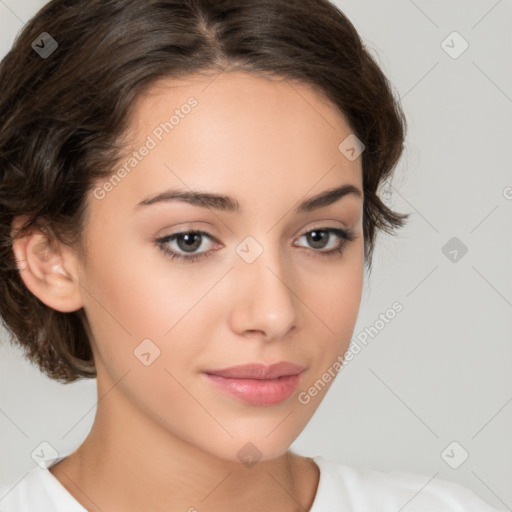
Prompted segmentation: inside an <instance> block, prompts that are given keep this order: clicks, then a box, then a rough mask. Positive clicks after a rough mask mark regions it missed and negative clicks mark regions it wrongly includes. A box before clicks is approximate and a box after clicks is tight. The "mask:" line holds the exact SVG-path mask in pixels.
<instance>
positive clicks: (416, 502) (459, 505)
mask: <svg viewBox="0 0 512 512" xmlns="http://www.w3.org/2000/svg"><path fill="white" fill-rule="evenodd" d="M313 460H314V461H315V462H316V464H317V465H318V467H319V468H320V481H319V484H318V489H317V498H318V499H317V500H315V502H314V507H313V508H312V509H311V512H323V511H324V510H328V509H329V507H330V508H331V510H332V506H333V505H338V504H340V509H341V505H343V507H344V508H345V509H346V510H349V511H354V512H355V511H357V512H366V511H368V512H370V511H374V510H379V511H381V512H387V511H393V512H396V511H397V510H402V509H403V510H404V512H405V510H407V512H420V511H421V512H426V511H428V512H435V511H443V512H445V511H450V512H499V510H498V509H496V508H493V507H491V506H490V505H489V504H488V503H485V502H484V501H483V500H482V499H481V498H480V497H478V496H477V495H476V494H475V493H474V492H473V491H471V490H470V489H468V488H466V487H464V486H462V485H460V484H457V483H455V482H450V481H448V480H443V479H438V478H437V477H435V476H428V475H420V474H416V473H407V472H401V471H390V472H384V471H375V470H369V469H360V468H355V467H352V466H346V465H344V464H341V463H340V462H337V461H335V460H332V459H327V458H324V457H321V456H318V457H314V458H313ZM315 507H316V508H315Z"/></svg>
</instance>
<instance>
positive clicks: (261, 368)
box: [205, 361, 304, 380]
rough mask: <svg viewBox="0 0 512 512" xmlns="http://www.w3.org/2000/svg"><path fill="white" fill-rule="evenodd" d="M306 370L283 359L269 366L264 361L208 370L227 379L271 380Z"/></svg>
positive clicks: (208, 372)
mask: <svg viewBox="0 0 512 512" xmlns="http://www.w3.org/2000/svg"><path fill="white" fill-rule="evenodd" d="M303 370H304V366H299V365H297V364H294V363H290V362H287V361H283V362H280V363H275V364H272V365H270V366H267V365H265V364H262V363H252V364H243V365H237V366H231V367H229V368H223V369H217V370H207V371H206V372H205V373H207V374H209V375H217V376H219V377H224V378H226V379H256V380H270V379H278V378H280V377H287V376H289V375H298V374H299V373H301V372H302V371H303Z"/></svg>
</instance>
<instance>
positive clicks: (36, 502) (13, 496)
mask: <svg viewBox="0 0 512 512" xmlns="http://www.w3.org/2000/svg"><path fill="white" fill-rule="evenodd" d="M49 510H51V511H52V512H64V511H65V512H86V510H85V508H83V507H82V506H81V505H80V504H79V503H78V502H77V501H76V500H75V499H74V498H73V497H72V496H71V494H69V493H68V491H67V490H66V489H65V488H64V486H62V484H61V483H60V482H59V481H58V480H57V479H56V478H55V477H54V476H53V475H52V474H51V473H50V471H49V470H48V469H46V468H41V467H39V466H36V467H34V468H33V469H31V470H30V471H28V472H25V473H23V474H21V475H19V476H16V477H15V478H11V479H10V480H8V481H6V482H2V484H0V511H1V512H48V511H49Z"/></svg>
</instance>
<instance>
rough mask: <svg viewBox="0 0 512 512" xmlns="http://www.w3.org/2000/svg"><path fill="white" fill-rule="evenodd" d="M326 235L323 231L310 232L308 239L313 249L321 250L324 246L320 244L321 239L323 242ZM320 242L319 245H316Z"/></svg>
mask: <svg viewBox="0 0 512 512" xmlns="http://www.w3.org/2000/svg"><path fill="white" fill-rule="evenodd" d="M327 236H328V235H327V233H326V232H325V231H311V233H310V234H309V237H310V239H313V243H312V244H311V245H312V246H313V247H315V248H320V249H321V248H322V247H324V245H323V244H322V239H324V240H323V241H324V242H325V238H326V237H327ZM318 242H320V244H318ZM315 244H316V245H315Z"/></svg>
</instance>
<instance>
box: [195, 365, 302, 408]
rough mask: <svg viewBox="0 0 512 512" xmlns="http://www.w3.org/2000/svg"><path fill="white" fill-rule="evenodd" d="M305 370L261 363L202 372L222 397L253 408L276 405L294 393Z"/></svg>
mask: <svg viewBox="0 0 512 512" xmlns="http://www.w3.org/2000/svg"><path fill="white" fill-rule="evenodd" d="M304 370H305V367H304V366H300V365H297V364H293V363H289V362H281V363H276V364H273V365H270V366H267V365H265V364H261V363H253V364H245V365H239V366H232V367H230V368H223V369H217V370H208V371H207V372H204V375H205V377H206V379H207V381H208V382H209V383H210V384H212V385H213V386H214V387H215V388H216V389H219V390H220V391H222V392H223V393H225V394H228V395H230V396H232V397H235V398H237V399H238V400H242V401H243V402H246V403H248V404H251V405H254V406H269V405H277V404H279V403H281V402H283V401H284V400H287V399H288V398H290V396H291V395H292V394H293V393H294V392H295V391H296V390H297V387H298V386H299V383H300V380H301V377H302V374H303V372H304Z"/></svg>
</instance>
